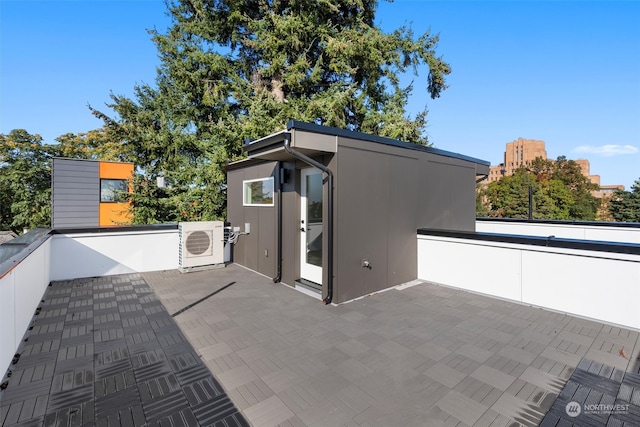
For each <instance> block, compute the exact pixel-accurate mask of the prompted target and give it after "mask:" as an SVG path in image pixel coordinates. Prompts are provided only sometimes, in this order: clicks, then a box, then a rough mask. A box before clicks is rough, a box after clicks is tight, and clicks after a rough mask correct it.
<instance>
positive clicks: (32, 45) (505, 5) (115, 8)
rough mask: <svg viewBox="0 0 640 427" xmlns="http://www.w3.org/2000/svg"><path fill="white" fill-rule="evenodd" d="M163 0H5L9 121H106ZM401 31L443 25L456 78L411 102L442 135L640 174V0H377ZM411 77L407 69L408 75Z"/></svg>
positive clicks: (47, 125)
mask: <svg viewBox="0 0 640 427" xmlns="http://www.w3.org/2000/svg"><path fill="white" fill-rule="evenodd" d="M165 10H166V8H165V5H164V3H163V1H162V0H113V1H107V0H83V1H80V0H77V1H56V0H48V1H47V0H45V1H33V0H2V1H1V2H0V133H8V132H10V131H11V130H12V129H17V128H23V129H26V130H27V131H28V132H30V133H33V134H35V133H37V134H40V135H42V136H43V138H44V141H45V142H47V143H54V142H55V138H56V137H58V136H60V135H62V134H64V133H66V132H73V133H80V132H86V131H89V130H91V129H96V128H99V127H100V126H101V125H102V123H101V122H100V121H99V120H97V119H95V118H94V117H93V116H92V115H91V114H90V113H89V110H88V109H87V104H91V105H92V106H94V107H96V108H98V109H101V110H104V111H108V110H107V109H106V107H105V105H104V104H105V103H106V102H109V93H110V92H113V93H115V94H118V95H131V94H132V93H133V87H134V86H135V85H136V84H140V83H151V84H153V83H154V80H155V75H156V74H155V73H156V71H155V70H156V66H157V65H158V59H157V51H156V48H155V45H154V44H153V43H152V42H151V40H150V36H149V34H148V33H147V31H146V30H147V29H149V28H153V27H157V28H158V29H160V30H162V29H164V28H166V27H167V25H168V24H169V19H168V18H167V17H166V15H165ZM376 19H377V22H378V24H379V25H381V26H382V28H383V29H385V30H387V31H391V30H393V29H395V28H397V27H398V26H400V25H403V24H407V25H411V26H412V28H413V29H414V31H415V33H416V34H421V33H422V32H424V31H426V30H427V29H429V28H430V29H431V31H432V33H439V34H440V43H439V46H438V52H439V54H440V55H442V56H443V57H444V59H445V60H446V61H447V62H449V63H450V64H451V66H452V69H453V72H452V74H451V75H450V77H449V79H448V83H449V86H450V87H449V89H447V90H446V91H444V92H443V93H442V96H441V97H440V98H439V99H436V100H431V99H430V98H429V97H428V95H427V93H426V91H425V90H424V87H425V81H426V74H422V75H420V76H419V77H414V85H415V90H414V94H413V97H412V99H411V102H410V105H409V110H410V112H411V113H415V112H417V111H419V110H421V109H422V108H423V107H425V106H426V107H427V108H428V110H429V115H428V120H429V125H428V135H429V138H430V141H431V142H432V143H433V144H434V145H435V146H436V147H437V148H440V149H444V150H449V151H454V152H459V153H462V154H466V155H469V156H473V157H478V158H481V159H484V160H488V161H490V162H491V163H492V164H497V163H499V162H501V161H502V153H503V152H504V146H505V144H506V143H507V142H510V141H513V140H515V139H517V138H518V137H523V138H527V139H537V140H543V141H545V142H546V148H547V154H548V156H549V157H551V158H556V157H557V156H559V155H566V156H567V157H568V158H573V159H577V158H587V159H589V160H590V163H591V173H592V174H599V175H600V176H601V179H602V183H603V184H623V185H625V187H626V188H627V189H629V187H630V186H631V184H632V183H633V181H634V180H636V179H638V178H640V25H638V22H640V2H638V1H622V2H616V1H574V0H565V1H544V0H541V1H531V2H528V1H518V0H513V1H417V0H416V1H410V0H396V1H395V2H394V3H387V2H384V1H383V2H380V6H379V10H378V14H377V18H376ZM407 81H409V80H408V78H407Z"/></svg>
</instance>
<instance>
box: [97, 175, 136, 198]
mask: <svg viewBox="0 0 640 427" xmlns="http://www.w3.org/2000/svg"><path fill="white" fill-rule="evenodd" d="M128 187H129V185H128V182H127V180H126V179H101V180H100V201H101V202H106V203H110V202H113V203H115V202H124V201H126V199H127V197H126V196H125V195H124V194H123V193H128V190H129V188H128Z"/></svg>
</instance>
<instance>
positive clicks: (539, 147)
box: [485, 138, 624, 198]
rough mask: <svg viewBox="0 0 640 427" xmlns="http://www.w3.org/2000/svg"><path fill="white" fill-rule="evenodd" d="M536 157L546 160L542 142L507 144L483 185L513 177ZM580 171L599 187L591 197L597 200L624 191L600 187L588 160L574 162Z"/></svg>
mask: <svg viewBox="0 0 640 427" xmlns="http://www.w3.org/2000/svg"><path fill="white" fill-rule="evenodd" d="M537 157H542V158H543V159H546V158H547V150H546V149H545V145H544V141H537V140H534V139H524V138H518V139H516V140H515V141H512V142H508V143H507V144H506V147H505V151H504V161H503V163H501V164H499V165H496V166H490V167H489V178H488V179H487V180H486V181H485V183H487V184H488V183H490V182H494V181H497V180H499V179H500V178H502V177H503V176H509V175H513V172H514V171H515V170H516V169H518V168H519V167H520V166H528V165H529V164H530V163H531V162H532V161H533V160H534V159H536V158H537ZM574 161H575V162H576V163H577V164H578V165H579V166H580V169H581V170H582V174H583V175H584V176H586V177H587V178H589V180H590V181H591V182H592V183H594V184H598V185H599V186H600V190H599V191H594V192H593V195H594V196H595V197H598V198H602V197H605V196H607V195H610V194H611V193H613V192H614V191H615V190H624V185H602V184H600V175H591V170H590V168H591V166H590V164H589V160H587V159H578V160H574Z"/></svg>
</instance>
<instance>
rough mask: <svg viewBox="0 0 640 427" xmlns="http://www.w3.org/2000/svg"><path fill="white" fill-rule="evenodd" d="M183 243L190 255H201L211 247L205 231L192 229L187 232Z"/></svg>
mask: <svg viewBox="0 0 640 427" xmlns="http://www.w3.org/2000/svg"><path fill="white" fill-rule="evenodd" d="M184 244H185V248H186V249H187V252H188V253H189V254H190V255H202V254H203V253H205V252H207V250H209V248H210V247H211V238H210V237H209V234H208V233H206V232H205V231H200V230H198V231H193V232H191V233H189V235H188V236H187V239H186V240H185V242H184Z"/></svg>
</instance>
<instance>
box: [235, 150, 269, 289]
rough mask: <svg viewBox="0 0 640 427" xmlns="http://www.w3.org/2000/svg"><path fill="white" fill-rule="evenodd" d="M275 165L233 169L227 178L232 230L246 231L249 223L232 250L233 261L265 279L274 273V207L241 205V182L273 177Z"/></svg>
mask: <svg viewBox="0 0 640 427" xmlns="http://www.w3.org/2000/svg"><path fill="white" fill-rule="evenodd" d="M275 168H276V163H274V162H270V163H267V164H262V165H254V166H249V167H247V168H243V169H237V170H232V171H229V172H228V175H227V189H228V190H227V218H228V220H229V222H230V223H231V226H232V227H240V230H241V231H244V229H245V223H249V224H250V227H251V230H250V233H249V234H247V235H241V236H240V237H239V238H238V243H237V244H236V245H235V246H234V248H233V259H234V262H237V263H238V264H240V265H244V266H245V267H247V268H250V269H252V270H255V271H257V272H259V273H261V274H264V275H266V276H270V277H273V276H275V274H276V262H277V253H276V251H277V246H276V238H277V236H276V232H277V227H276V220H277V216H276V205H275V203H274V206H243V200H242V198H243V193H242V192H243V188H242V182H243V181H244V180H248V179H258V178H267V177H270V176H274V174H275Z"/></svg>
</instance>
